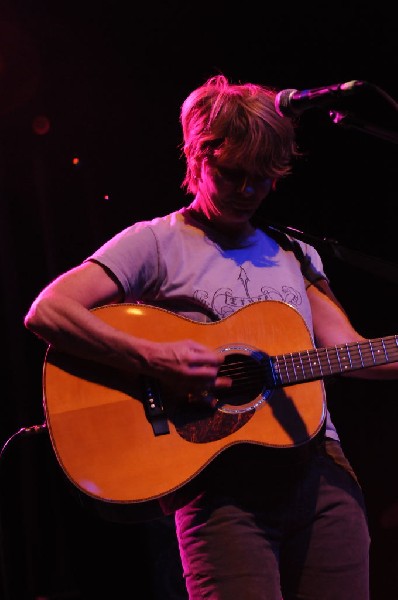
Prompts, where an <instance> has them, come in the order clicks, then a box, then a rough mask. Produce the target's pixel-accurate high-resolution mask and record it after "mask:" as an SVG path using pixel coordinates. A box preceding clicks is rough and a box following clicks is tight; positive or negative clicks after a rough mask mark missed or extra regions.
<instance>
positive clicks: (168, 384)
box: [25, 75, 398, 600]
mask: <svg viewBox="0 0 398 600" xmlns="http://www.w3.org/2000/svg"><path fill="white" fill-rule="evenodd" d="M275 96H276V90H274V89H272V88H268V87H265V86H263V85H256V84H252V83H238V84H234V83H231V82H229V81H228V79H227V78H226V77H225V76H224V75H217V76H214V77H212V78H210V79H209V80H208V81H206V82H205V83H204V84H203V85H201V86H200V87H198V88H197V89H195V90H193V91H192V93H190V94H189V96H188V97H187V98H186V100H185V101H184V102H183V104H182V107H181V125H182V132H183V152H184V155H185V159H186V174H185V179H184V181H183V188H184V189H185V191H186V193H187V195H189V196H191V197H192V201H191V202H189V203H188V205H187V206H185V207H183V208H181V209H180V210H177V211H175V212H173V213H171V214H165V215H161V216H159V217H158V218H154V219H152V220H149V221H145V222H136V223H134V224H132V225H129V226H127V228H126V229H124V230H123V231H121V232H120V233H118V234H117V235H115V236H114V237H113V238H112V239H110V240H109V241H108V242H107V243H105V244H104V245H103V246H102V247H101V248H99V249H97V250H96V251H95V252H94V253H93V254H92V255H91V256H89V257H88V258H87V259H86V260H84V261H83V262H82V264H80V265H78V266H76V267H75V268H72V269H71V270H69V271H68V272H66V273H64V274H62V275H60V276H59V277H58V278H57V279H55V280H54V281H52V282H51V283H50V284H49V285H48V286H47V287H46V288H45V289H44V290H43V291H42V292H41V293H40V294H39V295H38V297H37V298H36V299H35V300H34V302H33V304H32V306H31V308H30V310H29V311H28V313H27V315H26V318H25V325H26V327H27V328H28V329H29V330H30V331H32V332H33V333H34V334H36V335H37V336H39V337H40V338H42V339H43V340H44V342H45V343H46V344H49V345H51V347H52V348H55V349H57V351H58V350H59V351H61V352H62V353H65V354H67V355H69V354H72V355H75V356H77V357H80V358H82V359H88V360H89V361H93V362H95V363H97V364H98V363H99V364H100V365H106V366H107V367H112V368H114V369H116V370H117V371H118V372H121V373H128V374H133V375H137V376H140V377H141V376H143V377H145V378H150V380H151V381H156V382H158V383H159V385H160V388H161V389H164V390H170V389H174V392H175V393H174V395H175V396H178V397H179V398H180V402H181V403H182V408H181V413H182V414H183V412H184V411H183V407H184V406H186V408H187V413H186V414H187V415H192V414H195V412H193V413H192V411H194V409H195V407H197V410H198V411H199V412H198V414H200V415H201V416H202V418H200V419H198V420H197V422H195V419H194V418H191V421H190V422H189V418H188V416H187V418H186V421H187V422H189V427H188V429H187V430H185V429H184V432H185V433H187V432H188V433H187V436H188V438H187V439H186V448H187V457H188V456H189V452H190V448H191V446H194V445H197V444H200V445H201V446H200V448H201V449H203V452H204V455H205V450H206V445H207V444H210V443H212V442H213V441H214V439H216V440H218V441H219V440H221V443H220V444H219V446H218V447H217V448H218V449H217V452H215V453H214V456H213V455H211V453H209V459H208V460H207V458H206V460H204V463H206V464H203V465H202V468H201V469H199V470H198V469H196V467H195V469H196V470H195V472H193V473H192V477H189V478H188V480H187V481H184V482H182V483H183V484H182V485H180V486H177V487H176V489H170V490H167V493H165V494H164V495H163V494H162V495H161V496H160V498H159V502H160V504H161V506H162V509H163V511H164V513H165V514H168V515H172V514H174V515H175V523H176V533H177V537H178V543H179V551H180V555H181V561H182V565H183V570H184V577H185V582H186V587H187V592H188V595H189V598H190V600H201V599H203V598H206V599H208V600H231V599H232V598H233V599H234V600H280V599H281V596H283V599H284V600H299V599H303V598H306V600H320V599H321V598H322V600H351V599H352V598H356V599H360V600H367V599H369V543H370V539H369V537H370V536H369V531H368V525H367V515H366V510H365V503H364V498H363V494H362V491H361V488H360V485H359V483H358V481H357V479H356V476H355V474H354V472H353V470H352V468H351V465H350V464H349V462H348V460H347V458H346V457H345V455H344V453H343V450H342V448H341V444H340V442H339V435H338V432H337V431H336V428H335V427H334V425H333V423H332V420H331V418H330V415H329V413H328V411H327V410H326V409H325V408H324V407H325V406H326V403H325V404H323V402H324V398H323V387H322V384H321V385H320V387H319V388H317V389H319V390H320V391H321V392H320V395H321V396H322V398H321V401H320V406H321V409H320V416H319V419H318V418H317V422H318V420H319V425H316V426H314V427H313V429H312V431H311V430H310V432H309V434H308V437H307V438H306V436H305V431H306V430H308V429H309V427H308V426H307V425H308V424H307V423H306V419H307V416H306V415H305V414H304V415H300V414H299V415H297V412H298V411H297V407H294V406H293V402H292V400H291V398H292V394H293V391H292V392H289V388H286V389H285V390H284V391H283V392H278V393H277V395H276V397H277V398H278V399H280V403H279V402H278V403H276V402H273V400H272V398H273V396H272V395H271V397H270V398H269V399H268V398H267V397H265V396H266V395H265V394H264V395H262V393H261V389H260V392H256V394H255V400H256V401H255V402H253V403H251V402H250V401H251V398H250V397H249V398H246V397H245V396H244V401H242V404H241V405H239V402H238V401H237V396H239V394H238V392H237V391H236V389H237V384H238V382H237V380H235V379H234V371H233V368H226V367H228V364H227V360H228V357H229V353H228V352H227V351H226V350H225V351H224V350H223V351H220V348H226V346H223V344H225V345H227V344H228V342H231V343H238V342H239V331H240V330H241V331H242V336H243V335H244V333H243V332H247V329H248V327H249V328H250V327H251V328H252V329H253V330H256V331H257V330H261V327H262V324H261V318H260V319H258V318H257V317H258V314H257V313H256V319H255V320H254V319H253V322H250V319H251V313H250V312H249V310H250V308H254V307H257V308H261V309H264V313H263V314H264V319H268V321H269V322H270V324H271V325H267V330H268V332H269V336H270V338H272V336H275V331H276V332H279V331H281V332H283V333H284V335H286V336H288V335H289V332H290V333H291V329H292V327H290V326H286V325H284V323H286V320H285V317H286V312H285V311H284V309H286V310H289V311H290V312H289V315H290V313H291V314H292V315H293V314H294V315H295V317H296V316H297V319H299V322H300V324H301V323H302V325H303V332H305V334H304V333H303V335H304V340H306V341H307V338H306V337H305V336H306V335H307V333H308V336H309V340H310V342H311V344H313V346H312V345H311V346H310V347H314V348H317V347H325V346H331V347H334V346H335V345H339V344H343V345H344V344H346V343H347V342H355V344H354V347H357V346H356V343H358V344H359V345H360V344H362V343H365V344H366V339H365V338H364V337H363V336H362V335H360V334H359V333H358V332H357V331H355V329H354V328H353V326H352V325H351V323H350V321H349V319H348V317H347V315H346V314H345V312H344V310H343V309H342V308H341V307H340V305H339V303H338V302H337V300H336V299H335V298H334V295H333V293H332V291H331V289H330V286H329V281H328V278H327V275H326V274H325V272H324V269H323V265H322V260H321V257H320V256H319V254H318V252H317V251H316V250H315V249H314V247H312V246H310V245H308V244H307V243H304V242H303V241H295V240H294V239H292V238H291V237H290V236H287V237H286V236H283V235H282V236H281V235H279V236H278V235H274V232H273V231H272V230H271V229H267V228H265V229H264V228H260V227H258V226H256V225H255V217H256V215H257V213H258V209H259V207H260V206H261V205H262V204H263V203H264V201H265V200H266V199H268V198H270V197H271V196H272V192H273V189H274V188H275V185H276V184H277V182H278V181H279V180H280V179H281V178H284V177H286V176H288V175H289V173H290V172H291V170H292V168H293V162H294V160H295V159H299V157H300V152H299V149H298V146H297V142H296V131H295V123H294V122H293V121H292V120H290V119H289V118H287V117H281V116H280V115H279V114H278V113H277V112H276V110H275ZM139 200H140V201H147V198H141V199H139ZM122 303H133V304H134V305H138V306H140V304H142V305H143V308H145V307H149V306H152V307H156V309H158V310H159V323H157V322H156V320H151V322H150V323H148V327H147V330H148V336H146V335H143V334H142V331H141V332H140V334H139V335H134V333H135V332H134V329H133V330H132V331H129V332H127V331H125V330H124V328H123V327H115V326H114V325H112V324H110V323H108V322H106V320H103V319H101V318H100V317H99V314H98V313H96V310H93V309H95V308H97V307H103V306H106V305H109V304H122ZM267 303H268V304H267ZM267 306H268V307H269V308H271V307H272V313H271V317H269V316H268V313H267ZM278 308H279V309H280V310H281V313H280V319H281V323H280V322H279V321H278V315H279V312H278ZM246 310H247V311H248V312H247V313H246V312H245V311H246ZM163 311H167V314H169V313H171V315H173V316H175V318H176V321H175V325H174V327H173V328H172V331H173V335H172V336H171V337H172V339H167V338H166V339H165V337H164V331H163V325H164V321H162V319H164V316H163V315H164V313H163ZM240 314H242V317H241V318H240V319H241V320H238V321H237V336H236V337H237V339H232V340H222V339H220V340H219V342H218V343H217V344H207V343H203V342H202V341H200V339H199V336H198V339H196V337H195V335H194V334H192V329H190V330H189V331H190V333H189V334H188V333H186V329H185V328H184V323H186V322H191V321H193V322H195V323H196V322H199V323H202V324H203V326H204V327H208V328H214V331H215V332H217V327H219V325H220V323H219V321H221V323H222V320H223V319H227V320H228V319H234V318H235V317H236V318H238V317H239V315H240ZM177 315H179V317H177ZM181 317H182V318H181ZM294 322H296V321H294ZM210 323H212V324H210ZM203 326H202V329H203ZM202 329H200V331H202ZM152 330H153V333H151V334H149V332H150V331H152ZM176 331H177V333H176ZM220 331H222V330H220ZM245 335H247V333H245ZM246 343H247V340H246ZM273 343H274V342H273ZM283 347H284V348H285V347H286V344H285V340H283ZM358 347H360V346H358ZM299 349H301V348H299ZM262 350H263V351H267V340H265V341H264V348H263V349H262ZM277 354H278V353H277ZM249 356H250V352H249ZM359 356H360V355H359ZM233 358H234V357H233ZM346 358H347V357H346ZM356 360H357V361H358V353H357V354H356ZM375 362H377V360H376V361H375ZM346 365H347V366H348V365H349V361H348V360H347V361H346ZM360 366H362V365H360ZM343 370H344V369H343ZM284 375H285V379H286V373H285V374H284V372H283V365H281V364H278V365H275V369H274V373H273V379H274V383H275V382H276V383H278V381H279V383H280V380H283V378H284ZM295 375H296V371H294V373H293V376H295ZM350 375H352V376H357V377H364V378H365V377H366V378H369V379H376V378H379V379H382V378H391V379H392V378H397V376H398V368H397V366H395V364H384V365H376V364H375V365H373V366H371V367H370V368H366V365H365V367H364V368H360V369H357V370H352V371H349V370H348V372H347V376H350ZM307 385H308V384H306V383H303V384H302V388H301V389H302V395H303V402H304V403H305V400H306V398H307V396H308V394H309V393H310V392H308V393H307V391H306V389H307V388H306V386H307ZM299 387H300V386H299ZM311 390H312V388H311ZM232 391H233V393H232ZM244 393H245V392H244V391H242V394H244ZM311 393H312V392H311ZM228 394H231V396H230V397H231V398H232V399H233V402H232V400H231V401H230V403H229V404H228V401H226V402H227V404H228V406H229V407H230V410H229V412H228V411H227V412H223V410H221V409H222V406H223V402H225V398H227V399H228V397H229V396H228ZM165 396H167V395H166V394H165ZM223 398H224V400H223ZM231 402H232V404H231ZM311 402H315V400H312V399H311ZM246 403H247V404H249V410H248V411H247V412H246V408H245V406H246ZM268 403H269V404H268ZM165 405H166V406H165V407H164V406H163V409H165V411H166V421H167V402H165ZM231 406H232V409H231ZM270 407H271V409H272V410H269V408H270ZM219 408H221V409H220V410H219ZM234 408H235V409H236V410H235V411H234ZM201 410H202V413H201V412H200V411H201ZM317 410H318V409H317ZM253 413H255V414H254V416H253ZM264 415H269V418H270V419H273V420H274V421H275V440H273V438H272V433H271V434H269V432H268V430H269V429H270V428H269V427H268V426H267V424H266V423H264V427H263V428H262V427H258V428H257V429H255V428H254V429H255V431H256V437H255V439H253V440H252V439H251V438H250V433H246V432H250V431H252V430H251V429H250V427H252V425H251V424H252V423H254V422H255V421H254V420H255V419H257V418H258V419H261V418H264ZM203 416H205V417H207V416H208V421H207V422H206V418H203ZM224 419H225V420H224ZM290 419H291V422H290ZM180 422H181V423H182V425H181V427H183V426H184V419H183V418H181V419H180ZM167 426H168V427H169V434H168V433H167ZM174 426H177V424H176V423H172V422H171V420H169V423H168V425H167V424H166V433H163V434H162V436H161V437H162V439H163V440H166V441H167V437H163V436H167V435H171V434H170V428H171V430H172V428H173V427H174ZM229 426H230V427H231V430H230V431H229V430H228V427H229ZM217 427H218V429H217ZM245 428H248V429H245ZM262 429H264V440H262V439H261V433H260V435H258V430H260V431H262ZM271 429H272V427H271ZM265 432H268V433H265ZM303 432H304V433H303ZM155 435H156V433H155V431H154V436H155ZM189 435H192V437H191V438H190V437H189ZM267 436H270V437H267ZM247 437H249V439H247ZM286 440H288V441H287V442H286V444H285V441H286ZM289 440H290V442H289ZM223 441H224V442H223ZM235 441H237V442H238V443H232V442H235ZM251 442H253V443H251ZM148 443H149V442H148ZM151 443H152V442H151ZM223 443H224V445H222V444H223ZM285 446H286V447H285ZM158 459H159V460H161V456H158V457H157V456H156V455H155V456H153V461H155V462H156V460H158ZM179 460H181V457H178V461H179ZM175 462H177V457H176V461H175Z"/></svg>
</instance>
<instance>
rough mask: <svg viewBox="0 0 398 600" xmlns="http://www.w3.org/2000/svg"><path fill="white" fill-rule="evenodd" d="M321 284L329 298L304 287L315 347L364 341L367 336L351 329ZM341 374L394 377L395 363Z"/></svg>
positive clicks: (397, 371)
mask: <svg viewBox="0 0 398 600" xmlns="http://www.w3.org/2000/svg"><path fill="white" fill-rule="evenodd" d="M324 285H325V286H326V287H325V291H326V292H328V293H330V297H329V296H328V295H326V294H325V293H323V292H322V291H320V290H319V289H317V288H316V287H315V286H310V287H309V288H308V297H309V299H310V303H311V309H312V316H313V323H314V333H315V339H316V344H317V346H319V347H326V346H335V345H338V344H345V343H349V342H363V341H365V340H366V339H367V338H364V337H363V336H362V335H360V334H359V333H358V332H357V331H356V330H355V329H354V327H353V326H352V324H351V322H350V321H349V319H348V317H347V315H346V314H345V312H344V311H343V310H342V309H341V307H340V306H339V305H337V304H336V302H335V301H334V299H333V298H334V296H333V294H332V292H331V291H330V290H328V287H327V284H326V283H324ZM344 376H345V377H356V378H361V379H398V362H397V363H390V364H388V365H377V366H374V367H370V368H367V369H360V370H358V371H350V372H348V373H346V374H344Z"/></svg>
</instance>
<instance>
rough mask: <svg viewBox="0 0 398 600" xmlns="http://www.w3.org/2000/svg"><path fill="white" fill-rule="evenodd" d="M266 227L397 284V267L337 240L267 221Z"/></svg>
mask: <svg viewBox="0 0 398 600" xmlns="http://www.w3.org/2000/svg"><path fill="white" fill-rule="evenodd" d="M267 226H268V227H269V228H270V229H274V230H275V231H276V232H278V231H282V232H283V233H286V234H288V235H291V236H292V237H295V238H297V239H299V240H302V241H303V242H306V243H308V244H311V245H312V246H321V247H322V252H324V253H325V254H329V255H330V256H332V257H333V258H338V259H339V260H342V261H345V262H346V263H348V264H351V265H352V266H354V267H359V268H361V269H364V270H365V271H368V272H369V273H372V274H373V275H376V276H378V277H380V276H383V277H384V278H385V279H387V280H388V281H391V282H392V283H398V265H396V264H394V263H390V262H388V261H385V260H383V259H381V258H377V257H375V256H370V255H369V254H363V253H362V252H359V251H358V250H352V249H351V248H347V247H345V246H342V245H341V244H340V243H339V242H338V241H337V240H334V239H331V238H327V237H318V236H315V235H312V234H309V233H305V232H304V231H300V229H295V228H294V227H288V226H287V225H281V224H280V223H275V222H269V221H267Z"/></svg>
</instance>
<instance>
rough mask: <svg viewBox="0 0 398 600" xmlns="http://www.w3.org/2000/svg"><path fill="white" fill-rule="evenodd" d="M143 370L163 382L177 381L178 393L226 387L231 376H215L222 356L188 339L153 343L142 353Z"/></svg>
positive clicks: (229, 384)
mask: <svg viewBox="0 0 398 600" xmlns="http://www.w3.org/2000/svg"><path fill="white" fill-rule="evenodd" d="M145 359H146V365H147V368H146V369H145V371H146V372H147V374H148V375H149V376H151V377H155V378H157V379H159V380H160V381H162V382H163V383H165V384H166V385H170V386H174V387H175V386H176V384H177V385H178V391H179V392H181V394H191V395H192V394H196V393H201V392H203V391H204V390H214V389H220V388H229V387H231V385H232V380H231V378H229V377H219V376H218V371H219V368H220V365H221V364H222V363H223V362H224V357H223V356H222V355H221V354H219V353H217V352H215V351H214V350H212V349H210V348H208V347H207V346H204V345H202V344H199V343H198V342H195V341H192V340H181V341H178V342H167V343H157V342H155V343H153V344H151V346H150V348H149V351H147V352H146V355H145Z"/></svg>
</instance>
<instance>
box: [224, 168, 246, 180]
mask: <svg viewBox="0 0 398 600" xmlns="http://www.w3.org/2000/svg"><path fill="white" fill-rule="evenodd" d="M217 171H218V172H219V173H220V175H221V177H222V178H223V179H226V180H227V181H231V182H233V183H235V182H239V181H242V179H244V178H245V177H247V174H246V173H245V171H243V170H242V169H228V167H217Z"/></svg>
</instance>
